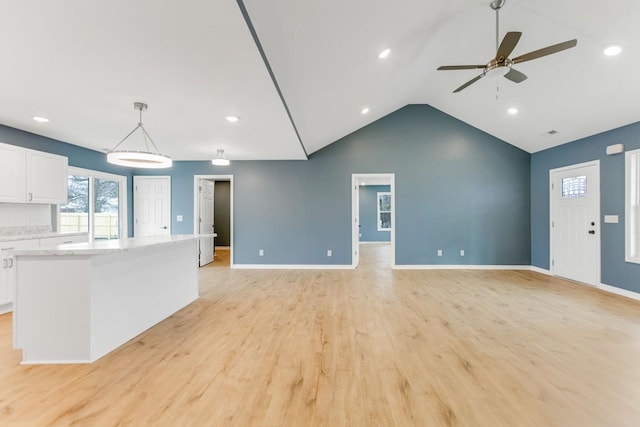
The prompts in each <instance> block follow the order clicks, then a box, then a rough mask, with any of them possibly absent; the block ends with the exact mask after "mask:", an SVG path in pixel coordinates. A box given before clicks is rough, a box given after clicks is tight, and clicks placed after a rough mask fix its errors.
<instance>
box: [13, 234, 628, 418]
mask: <svg viewBox="0 0 640 427" xmlns="http://www.w3.org/2000/svg"><path fill="white" fill-rule="evenodd" d="M388 251H389V246H378V245H371V246H363V247H362V248H361V252H362V255H361V267H360V268H358V269H357V270H355V271H350V270H336V271H323V270H313V271H287V270H283V271H257V270H229V269H225V268H217V267H214V266H212V267H205V268H202V269H200V282H201V298H200V299H199V300H198V301H196V302H195V303H193V304H191V305H190V306H188V307H186V308H185V309H183V310H181V311H180V312H178V313H176V314H175V315H174V316H172V317H171V318H169V319H167V320H165V321H164V322H162V323H160V324H159V325H157V326H155V327H153V328H151V329H150V330H148V331H147V332H145V333H143V334H142V335H140V336H138V337H136V338H135V339H134V340H132V341H130V342H129V343H127V344H125V345H124V346H123V347H121V348H119V349H117V350H116V351H114V352H112V353H110V354H109V355H107V356H106V357H104V358H102V359H100V360H99V361H97V362H96V363H94V364H91V365H64V366H60V365H58V366H21V365H19V360H20V353H19V351H16V350H13V349H12V348H11V315H4V316H0V425H2V426H14V425H15V426H58V425H60V426H68V425H80V426H146V425H149V426H227V425H228V426H316V425H317V426H376V425H379V426H393V425H395V426H412V425H416V426H492V427H494V426H509V427H514V426H535V427H541V426H571V427H573V426H581V427H584V426H587V427H588V426H635V427H637V426H639V425H640V303H638V302H637V301H632V300H628V299H625V298H623V297H618V296H613V295H609V294H605V293H602V292H600V291H597V290H595V289H591V288H588V287H585V286H582V285H578V284H574V283H571V282H568V281H564V280H560V279H556V278H551V277H547V276H543V275H540V274H537V273H531V272H523V271H522V272H517V271H470V270H456V271H443V270H432V271H407V270H398V271H392V270H391V269H390V268H389V264H388V261H387V259H388ZM214 264H215V263H214Z"/></svg>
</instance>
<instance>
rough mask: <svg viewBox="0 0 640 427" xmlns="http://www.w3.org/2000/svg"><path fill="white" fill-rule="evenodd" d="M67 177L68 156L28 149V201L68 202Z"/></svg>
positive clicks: (61, 203) (55, 203) (58, 203)
mask: <svg viewBox="0 0 640 427" xmlns="http://www.w3.org/2000/svg"><path fill="white" fill-rule="evenodd" d="M67 179H68V160H67V158H66V157H64V156H58V155H55V154H50V153H43V152H41V151H34V150H27V202H29V203H46V204H52V205H64V204H66V203H67Z"/></svg>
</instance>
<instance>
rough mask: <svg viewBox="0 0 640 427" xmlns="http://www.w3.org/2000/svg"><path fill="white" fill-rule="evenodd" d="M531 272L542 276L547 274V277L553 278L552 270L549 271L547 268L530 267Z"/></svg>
mask: <svg viewBox="0 0 640 427" xmlns="http://www.w3.org/2000/svg"><path fill="white" fill-rule="evenodd" d="M529 270H531V271H534V272H536V273H540V274H546V275H547V276H552V274H551V270H547V269H545V268H540V267H536V266H535V265H531V266H529Z"/></svg>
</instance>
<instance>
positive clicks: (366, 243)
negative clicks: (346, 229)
mask: <svg viewBox="0 0 640 427" xmlns="http://www.w3.org/2000/svg"><path fill="white" fill-rule="evenodd" d="M358 243H359V244H361V245H390V244H391V242H389V241H386V240H383V241H380V242H358Z"/></svg>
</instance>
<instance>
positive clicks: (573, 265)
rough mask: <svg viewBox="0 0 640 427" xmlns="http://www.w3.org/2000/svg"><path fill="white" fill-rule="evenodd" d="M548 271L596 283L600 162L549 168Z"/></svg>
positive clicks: (576, 279) (598, 262) (598, 239)
mask: <svg viewBox="0 0 640 427" xmlns="http://www.w3.org/2000/svg"><path fill="white" fill-rule="evenodd" d="M550 179H551V272H552V273H553V274H554V275H556V276H561V277H564V278H567V279H571V280H575V281H577V282H582V283H586V284H589V285H593V286H597V285H599V284H600V165H599V163H598V162H590V163H583V164H580V165H575V166H569V167H565V168H560V169H554V170H551V171H550Z"/></svg>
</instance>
